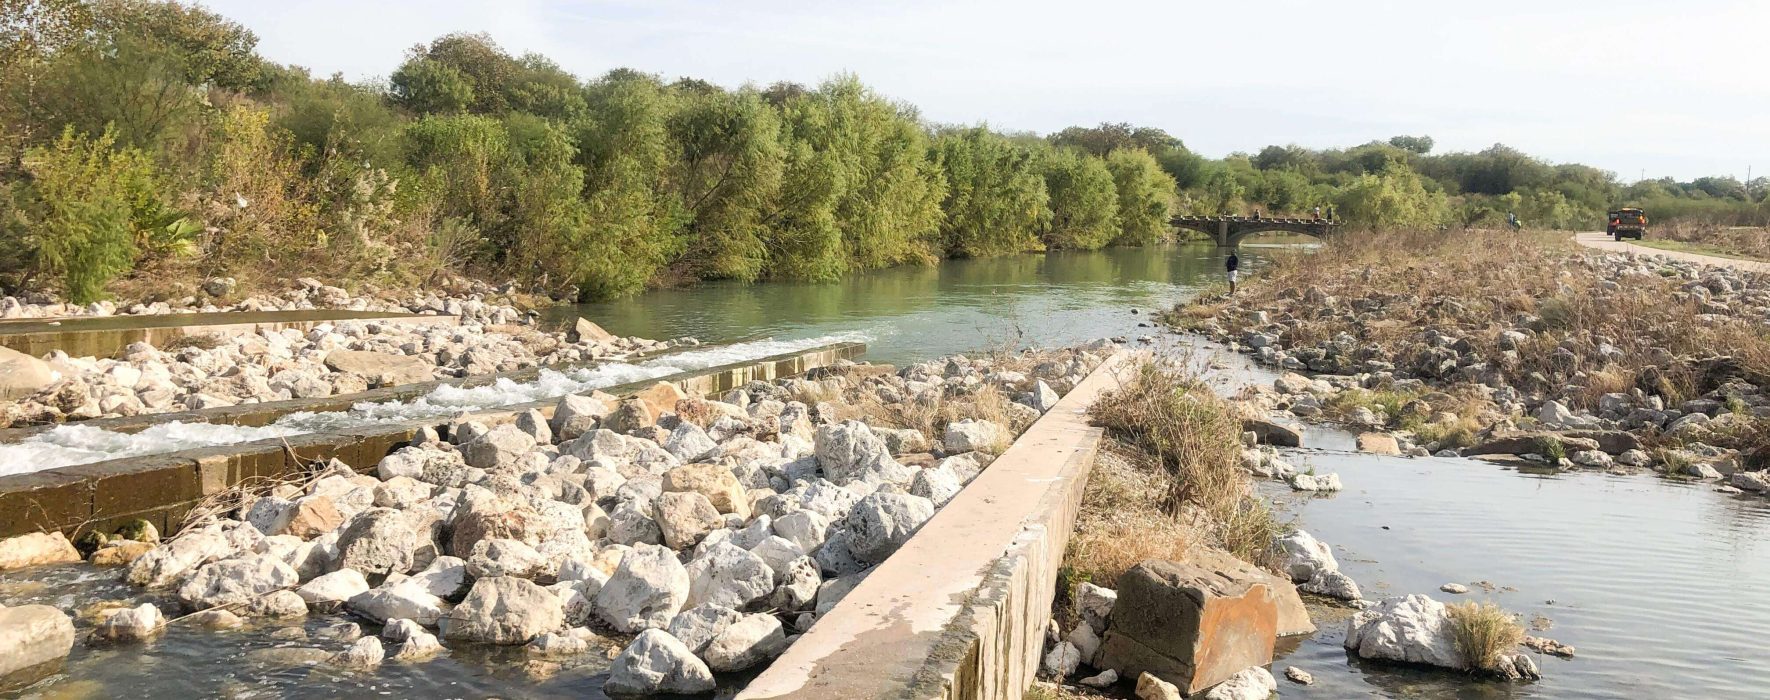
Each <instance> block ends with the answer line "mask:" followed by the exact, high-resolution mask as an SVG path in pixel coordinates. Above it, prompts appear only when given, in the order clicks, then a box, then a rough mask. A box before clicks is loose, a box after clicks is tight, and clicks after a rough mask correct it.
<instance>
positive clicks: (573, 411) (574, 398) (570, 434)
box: [548, 394, 609, 442]
mask: <svg viewBox="0 0 1770 700" xmlns="http://www.w3.org/2000/svg"><path fill="white" fill-rule="evenodd" d="M608 411H609V406H608V403H607V402H606V401H604V400H603V399H602V397H600V396H595V395H591V396H580V395H577V394H568V395H566V396H563V397H561V398H560V399H559V405H558V406H556V407H555V408H554V409H553V419H552V421H551V422H550V423H549V424H548V427H550V428H552V429H553V439H555V440H558V441H560V442H564V441H567V440H576V439H577V438H578V436H580V435H583V434H584V433H588V432H590V431H592V430H595V429H596V428H597V427H598V426H600V425H602V417H603V416H606V415H608Z"/></svg>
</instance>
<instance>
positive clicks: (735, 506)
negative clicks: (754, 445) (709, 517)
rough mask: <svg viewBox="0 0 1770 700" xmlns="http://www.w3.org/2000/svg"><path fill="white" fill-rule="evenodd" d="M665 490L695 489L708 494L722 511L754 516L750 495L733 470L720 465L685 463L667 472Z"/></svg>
mask: <svg viewBox="0 0 1770 700" xmlns="http://www.w3.org/2000/svg"><path fill="white" fill-rule="evenodd" d="M664 491H665V492H666V493H669V492H674V491H692V492H694V493H698V494H701V495H702V496H706V497H707V501H708V502H710V503H712V504H713V508H714V509H716V510H717V511H718V512H720V513H734V514H737V515H739V516H741V517H743V518H745V519H748V518H749V517H750V498H749V495H748V494H747V493H746V492H745V490H744V485H743V484H741V483H739V482H738V479H737V476H735V475H733V474H732V473H731V470H730V469H727V468H725V467H722V466H720V465H717V464H706V463H702V464H684V465H682V466H680V467H676V468H674V469H671V470H670V471H667V472H664Z"/></svg>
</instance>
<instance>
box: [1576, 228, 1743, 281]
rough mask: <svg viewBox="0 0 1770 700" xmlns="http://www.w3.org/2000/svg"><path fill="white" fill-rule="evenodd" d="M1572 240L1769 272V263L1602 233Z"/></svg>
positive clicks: (1590, 245) (1580, 235)
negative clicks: (1637, 242) (1662, 247)
mask: <svg viewBox="0 0 1770 700" xmlns="http://www.w3.org/2000/svg"><path fill="white" fill-rule="evenodd" d="M1573 240H1574V241H1576V242H1578V243H1579V244H1580V245H1583V246H1585V247H1587V248H1597V249H1599V250H1608V251H1612V252H1617V253H1628V254H1630V255H1664V256H1666V257H1668V258H1672V259H1675V260H1687V261H1690V262H1696V263H1702V264H1704V265H1715V266H1719V267H1730V268H1733V269H1735V270H1744V271H1746V272H1770V263H1764V262H1758V261H1756V260H1739V259H1736V258H1723V257H1719V256H1715V255H1703V254H1701V253H1686V252H1684V251H1679V250H1660V249H1658V248H1649V247H1647V246H1641V245H1635V244H1634V243H1630V242H1628V241H1618V240H1613V239H1612V238H1611V237H1610V236H1606V235H1604V232H1603V231H1585V232H1581V233H1576V234H1574V235H1573Z"/></svg>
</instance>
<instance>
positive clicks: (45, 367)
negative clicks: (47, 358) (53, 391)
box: [0, 347, 61, 401]
mask: <svg viewBox="0 0 1770 700" xmlns="http://www.w3.org/2000/svg"><path fill="white" fill-rule="evenodd" d="M60 378H61V373H59V372H56V371H55V370H54V369H52V368H51V367H50V366H49V363H47V362H44V361H42V360H39V359H37V358H35V357H31V356H30V355H26V354H24V353H22V352H19V351H17V350H14V349H12V348H7V347H0V401H17V400H19V399H22V398H25V397H28V396H31V395H32V394H35V393H37V392H39V391H42V390H44V389H47V388H49V385H51V384H54V383H55V381H56V380H57V379H60Z"/></svg>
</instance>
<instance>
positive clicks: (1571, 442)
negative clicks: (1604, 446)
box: [1463, 433, 1598, 457]
mask: <svg viewBox="0 0 1770 700" xmlns="http://www.w3.org/2000/svg"><path fill="white" fill-rule="evenodd" d="M1549 440H1553V441H1555V442H1559V443H1561V449H1562V451H1563V452H1566V453H1568V454H1573V453H1575V452H1583V451H1586V450H1596V449H1598V441H1597V440H1590V439H1585V438H1575V437H1567V436H1565V435H1561V434H1558V433H1522V434H1517V435H1508V436H1505V437H1498V438H1492V439H1489V440H1487V441H1485V442H1482V443H1480V444H1477V445H1475V446H1473V447H1468V448H1465V449H1464V450H1463V456H1465V457H1474V456H1478V455H1523V454H1542V452H1543V444H1544V442H1545V441H1549Z"/></svg>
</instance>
